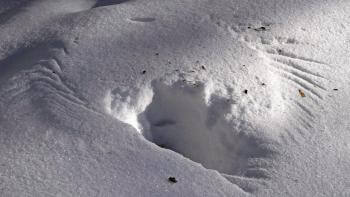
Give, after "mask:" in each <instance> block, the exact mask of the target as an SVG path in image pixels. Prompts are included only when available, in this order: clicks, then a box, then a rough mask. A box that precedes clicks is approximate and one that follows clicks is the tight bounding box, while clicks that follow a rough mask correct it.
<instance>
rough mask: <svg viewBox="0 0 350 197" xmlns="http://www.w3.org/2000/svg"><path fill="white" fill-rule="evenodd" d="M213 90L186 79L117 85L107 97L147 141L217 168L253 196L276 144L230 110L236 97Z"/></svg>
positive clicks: (266, 176) (264, 177)
mask: <svg viewBox="0 0 350 197" xmlns="http://www.w3.org/2000/svg"><path fill="white" fill-rule="evenodd" d="M212 87H213V86H212V84H210V83H209V82H202V81H188V80H182V79H178V80H174V81H171V82H166V81H165V80H163V79H155V80H153V81H152V82H151V84H150V85H149V86H147V87H141V88H134V89H133V88H126V87H125V88H122V87H118V88H116V89H114V90H111V92H109V93H108V94H107V97H106V99H105V103H106V110H107V112H108V113H109V114H111V115H112V116H114V117H115V118H117V119H119V120H120V121H122V122H125V123H127V124H129V125H131V126H133V127H134V128H135V129H136V130H138V131H139V132H140V133H142V134H143V136H144V137H145V138H146V139H147V140H149V141H151V142H153V143H155V144H157V145H158V146H160V147H162V148H165V149H169V150H172V151H175V152H177V153H180V154H181V155H183V156H185V157H187V158H189V159H191V160H193V161H195V162H198V163H201V164H202V165H203V166H204V167H206V168H208V169H214V170H217V171H219V172H220V173H222V175H223V176H224V177H226V178H227V179H228V180H229V181H231V182H232V183H234V184H237V185H239V186H240V187H241V188H242V189H243V190H245V191H247V192H251V191H252V190H253V189H252V186H251V183H252V182H255V183H258V184H262V183H263V182H264V181H266V180H268V179H269V178H270V176H271V174H270V171H269V168H270V167H271V162H270V159H272V158H273V157H274V155H275V154H276V152H277V151H276V144H274V143H273V142H271V141H270V140H268V139H267V138H266V139H265V138H264V137H262V136H261V135H259V136H255V135H253V134H251V133H249V131H251V130H252V127H251V125H250V123H248V122H246V120H244V119H240V118H239V116H240V115H239V114H234V113H237V112H234V111H232V107H233V105H234V103H235V101H234V100H233V98H227V97H226V96H224V95H221V94H219V93H215V91H214V90H213V89H212ZM235 117H236V118H235ZM248 133H249V134H248Z"/></svg>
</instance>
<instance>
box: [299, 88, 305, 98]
mask: <svg viewBox="0 0 350 197" xmlns="http://www.w3.org/2000/svg"><path fill="white" fill-rule="evenodd" d="M299 94H300V96H301V97H306V96H305V93H304V91H302V90H300V89H299Z"/></svg>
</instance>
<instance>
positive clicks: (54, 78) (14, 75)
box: [0, 43, 102, 114]
mask: <svg viewBox="0 0 350 197" xmlns="http://www.w3.org/2000/svg"><path fill="white" fill-rule="evenodd" d="M51 49H55V50H57V49H58V50H62V52H63V54H65V55H67V53H66V49H65V46H64V44H63V43H53V44H48V45H44V46H39V47H38V48H32V49H31V50H29V51H28V50H23V51H20V52H18V53H17V54H16V55H14V56H13V57H9V58H7V59H5V60H4V61H3V62H1V63H2V64H1V65H2V67H1V70H2V71H4V72H3V73H1V74H2V79H1V80H5V81H4V82H3V84H1V85H0V88H1V90H2V91H1V92H2V94H1V95H0V101H1V103H0V104H1V105H2V106H1V108H3V109H4V111H7V110H10V109H11V107H13V106H16V105H18V104H19V103H20V102H21V101H23V100H25V99H27V100H31V101H33V102H34V101H35V100H42V101H44V100H45V102H43V103H45V104H44V105H42V106H41V107H40V108H45V107H48V108H50V107H51V108H52V107H54V106H52V105H53V103H54V100H57V101H58V100H62V101H64V102H66V103H71V104H74V105H77V106H79V107H82V108H84V109H85V110H88V111H91V112H94V113H98V114H102V113H101V112H98V111H96V110H94V109H92V108H91V107H90V106H89V103H88V101H87V100H86V99H84V98H83V97H82V96H81V95H80V94H79V93H78V91H77V90H76V89H75V88H74V87H73V86H72V85H71V84H70V83H69V81H68V79H66V78H65V77H64V75H63V72H62V65H61V62H60V61H59V60H58V59H57V58H56V57H55V56H54V55H53V54H51V53H50V50H51ZM55 50H54V51H55ZM38 54H40V55H38ZM16 57H19V58H16ZM36 58H39V60H36ZM38 103H40V102H38ZM58 103H62V102H61V101H59V102H58ZM63 106H64V105H63Z"/></svg>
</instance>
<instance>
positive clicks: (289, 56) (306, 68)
mask: <svg viewBox="0 0 350 197" xmlns="http://www.w3.org/2000/svg"><path fill="white" fill-rule="evenodd" d="M258 40H259V39H258ZM261 40H263V38H261ZM244 42H246V43H247V46H248V47H249V48H251V49H253V50H255V51H256V52H257V54H258V55H259V56H260V57H261V58H263V59H264V60H265V62H266V65H267V66H268V67H269V69H270V71H272V72H273V73H275V74H276V76H278V77H279V78H280V79H281V87H286V88H283V89H281V93H283V94H284V95H288V96H285V97H287V98H285V104H286V108H287V110H288V111H289V113H290V114H291V115H290V116H289V117H288V118H287V119H288V120H287V121H288V122H289V124H291V125H293V127H294V128H295V132H294V133H293V132H292V131H291V129H287V128H286V129H285V130H286V132H285V133H284V134H282V138H283V139H282V140H283V141H285V142H287V141H292V142H293V143H296V144H299V142H300V141H301V140H303V139H304V140H305V139H307V138H309V137H310V135H312V134H311V133H309V131H311V130H312V129H313V128H314V125H315V124H316V122H317V120H319V119H320V114H322V113H321V112H320V111H321V110H323V100H324V95H325V93H326V92H327V88H326V84H327V82H328V79H327V78H326V77H325V76H324V75H323V74H322V72H324V70H327V69H329V68H330V65H329V64H327V63H325V62H322V61H320V60H315V59H313V58H309V57H304V56H300V55H296V54H294V53H292V52H289V51H287V50H286V49H284V47H286V48H287V47H288V45H302V44H305V43H303V42H300V41H298V40H296V39H294V38H283V39H282V38H280V37H277V38H272V40H271V41H270V42H261V43H260V42H256V43H254V42H249V39H244ZM293 47H295V46H293ZM287 49H288V48H287ZM286 90H294V91H293V92H292V93H291V92H286ZM300 92H302V93H303V94H305V95H301V93H300ZM296 135H299V136H296ZM287 139H290V140H287Z"/></svg>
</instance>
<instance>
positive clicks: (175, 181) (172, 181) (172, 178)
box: [168, 177, 177, 183]
mask: <svg viewBox="0 0 350 197" xmlns="http://www.w3.org/2000/svg"><path fill="white" fill-rule="evenodd" d="M168 181H169V182H171V183H177V180H176V178H175V177H169V178H168Z"/></svg>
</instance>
